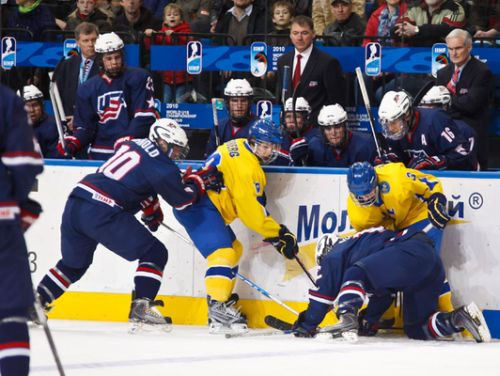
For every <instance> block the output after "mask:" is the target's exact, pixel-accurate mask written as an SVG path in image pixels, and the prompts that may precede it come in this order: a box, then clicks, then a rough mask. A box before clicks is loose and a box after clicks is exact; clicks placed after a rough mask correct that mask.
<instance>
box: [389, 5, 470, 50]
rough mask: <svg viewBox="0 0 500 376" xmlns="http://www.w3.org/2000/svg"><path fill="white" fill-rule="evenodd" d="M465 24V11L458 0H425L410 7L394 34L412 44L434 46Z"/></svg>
mask: <svg viewBox="0 0 500 376" xmlns="http://www.w3.org/2000/svg"><path fill="white" fill-rule="evenodd" d="M464 26H465V12H464V9H463V8H462V6H461V5H460V4H459V3H457V2H456V1H454V0H425V1H424V2H421V3H420V4H419V5H415V6H412V7H411V8H409V9H408V12H407V13H406V15H405V17H404V20H403V22H399V23H397V24H396V27H395V29H394V36H395V37H397V38H399V39H400V40H404V41H405V42H407V43H408V44H410V45H412V46H432V45H433V44H434V43H438V42H442V41H443V39H444V38H445V37H446V35H448V33H449V32H450V31H451V30H453V29H454V28H456V27H464Z"/></svg>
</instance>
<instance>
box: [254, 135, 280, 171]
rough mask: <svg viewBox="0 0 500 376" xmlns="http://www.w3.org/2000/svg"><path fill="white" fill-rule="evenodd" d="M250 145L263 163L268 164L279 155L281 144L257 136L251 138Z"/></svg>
mask: <svg viewBox="0 0 500 376" xmlns="http://www.w3.org/2000/svg"><path fill="white" fill-rule="evenodd" d="M250 146H251V147H252V151H253V153H254V154H255V156H256V157H257V158H258V159H259V161H260V162H261V164H264V165H268V164H270V163H272V162H274V161H275V160H276V158H277V157H278V151H279V147H280V146H279V145H278V144H274V143H272V142H268V141H259V140H256V139H255V138H252V139H250Z"/></svg>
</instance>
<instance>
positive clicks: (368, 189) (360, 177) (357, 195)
mask: <svg viewBox="0 0 500 376" xmlns="http://www.w3.org/2000/svg"><path fill="white" fill-rule="evenodd" d="M347 186H348V187H349V195H350V196H351V198H352V200H353V201H354V203H355V204H356V205H358V206H361V207H366V206H371V205H373V204H374V203H375V202H376V201H377V196H378V186H377V174H376V173H375V169H374V168H373V166H372V165H371V164H370V163H368V162H356V163H353V164H352V165H351V166H350V167H349V170H348V171H347Z"/></svg>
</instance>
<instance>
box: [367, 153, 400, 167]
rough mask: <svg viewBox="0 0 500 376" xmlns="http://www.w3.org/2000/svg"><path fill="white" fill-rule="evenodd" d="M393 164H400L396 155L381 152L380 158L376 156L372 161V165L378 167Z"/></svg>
mask: <svg viewBox="0 0 500 376" xmlns="http://www.w3.org/2000/svg"><path fill="white" fill-rule="evenodd" d="M395 162H401V160H400V159H399V157H398V156H397V154H395V153H388V152H385V151H383V152H382V153H381V155H380V156H378V155H377V156H376V157H375V159H374V160H373V165H374V166H378V165H381V164H386V163H395Z"/></svg>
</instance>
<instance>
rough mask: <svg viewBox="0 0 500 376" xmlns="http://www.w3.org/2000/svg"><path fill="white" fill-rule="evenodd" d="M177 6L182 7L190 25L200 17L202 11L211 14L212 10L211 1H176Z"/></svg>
mask: <svg viewBox="0 0 500 376" xmlns="http://www.w3.org/2000/svg"><path fill="white" fill-rule="evenodd" d="M176 4H177V5H178V6H180V7H181V9H182V11H183V12H184V17H185V19H186V21H187V22H189V23H191V22H192V21H194V20H195V19H196V18H197V17H198V16H199V15H200V10H202V9H205V10H208V12H209V13H210V11H211V8H212V6H211V0H182V1H180V0H179V1H176Z"/></svg>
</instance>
